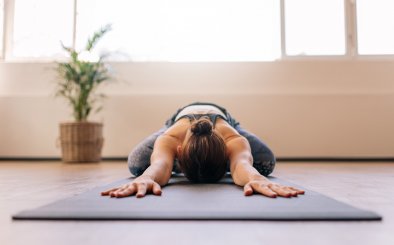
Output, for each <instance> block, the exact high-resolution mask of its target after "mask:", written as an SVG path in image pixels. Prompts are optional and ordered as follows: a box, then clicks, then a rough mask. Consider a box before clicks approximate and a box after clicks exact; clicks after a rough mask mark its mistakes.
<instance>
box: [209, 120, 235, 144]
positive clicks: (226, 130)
mask: <svg viewBox="0 0 394 245" xmlns="http://www.w3.org/2000/svg"><path fill="white" fill-rule="evenodd" d="M215 128H216V131H217V132H218V133H219V134H221V135H222V137H223V140H224V142H225V143H226V142H227V141H229V140H230V139H233V138H236V137H240V136H241V135H240V134H239V133H238V132H237V130H235V129H234V128H233V127H232V126H231V125H230V124H228V122H227V121H226V120H224V119H222V118H219V119H218V120H217V122H216V126H215Z"/></svg>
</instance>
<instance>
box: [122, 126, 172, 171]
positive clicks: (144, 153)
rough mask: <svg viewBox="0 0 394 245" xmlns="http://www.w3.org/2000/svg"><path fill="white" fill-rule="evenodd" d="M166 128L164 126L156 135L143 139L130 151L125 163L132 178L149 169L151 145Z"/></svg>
mask: <svg viewBox="0 0 394 245" xmlns="http://www.w3.org/2000/svg"><path fill="white" fill-rule="evenodd" d="M167 128H168V127H167V126H164V127H163V128H161V129H160V130H159V131H157V132H156V133H154V134H152V135H150V136H149V137H147V138H145V139H144V140H143V141H142V142H140V143H139V144H138V145H137V146H136V147H135V148H134V149H133V150H132V151H131V153H130V154H129V157H128V160H127V163H128V166H129V170H130V172H131V173H132V174H133V175H134V176H140V175H141V174H142V173H143V172H144V171H145V170H146V169H147V168H148V167H149V165H150V156H151V155H152V152H153V145H154V144H155V141H156V139H157V137H159V136H160V135H162V134H163V133H164V132H165V131H166V130H167Z"/></svg>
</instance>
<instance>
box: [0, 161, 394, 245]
mask: <svg viewBox="0 0 394 245" xmlns="http://www.w3.org/2000/svg"><path fill="white" fill-rule="evenodd" d="M274 175H275V176H277V177H281V178H284V179H287V180H289V181H291V182H295V183H297V184H300V185H302V186H304V187H306V188H308V189H311V190H315V191H318V192H320V193H323V194H326V195H328V196H331V197H333V198H335V199H337V200H340V201H344V202H346V203H349V204H352V205H354V206H357V207H360V208H365V209H370V210H373V211H376V212H378V213H380V214H381V215H383V221H372V222H371V221H370V222H332V221H331V222H272V221H271V222H269V221H264V222H262V221H104V222H103V221H101V222H99V221H12V220H11V215H12V214H13V213H16V212H19V211H21V210H23V209H30V208H34V207H38V206H41V205H44V204H47V203H49V202H52V201H54V200H58V199H63V198H66V197H70V196H73V195H76V194H79V193H82V192H84V191H86V190H89V189H91V188H93V187H96V186H101V185H104V184H106V183H109V182H112V181H115V180H118V179H122V178H126V177H128V176H129V174H128V170H127V167H126V164H125V163H121V162H104V163H100V164H87V165H67V164H62V163H60V162H42V163H39V162H0V200H1V201H0V244H1V245H9V244H10V245H11V244H12V245H13V244H23V245H26V244H29V245H32V244H84V245H89V244H128V245H130V244H137V245H143V244H160V245H163V244H174V245H178V244H188V245H192V244H204V245H210V244H215V245H218V244H226V245H229V244H237V245H252V244H259V245H260V244H270V245H281V244H292V245H297V244H299V245H306V244H313V245H315V244H316V245H324V244H329V245H333V244H335V245H337V244H357V245H363V244H373V245H379V244H387V245H393V244H394V163H376V162H368V163H367V162H362V163H346V162H343V163H338V162H332V163H288V162H286V163H279V164H278V166H277V168H276V171H275V172H274ZM164 191H165V190H164ZM240 194H241V193H240Z"/></svg>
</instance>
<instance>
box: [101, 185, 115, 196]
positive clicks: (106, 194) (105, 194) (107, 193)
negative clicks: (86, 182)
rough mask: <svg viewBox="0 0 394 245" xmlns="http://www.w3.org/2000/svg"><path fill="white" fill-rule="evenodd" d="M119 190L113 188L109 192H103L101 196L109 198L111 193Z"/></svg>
mask: <svg viewBox="0 0 394 245" xmlns="http://www.w3.org/2000/svg"><path fill="white" fill-rule="evenodd" d="M118 189H119V187H116V188H112V189H110V190H107V191H103V192H101V195H102V196H108V195H109V194H110V193H111V192H113V191H117V190H118Z"/></svg>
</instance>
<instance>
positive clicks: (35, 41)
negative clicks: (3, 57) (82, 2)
mask: <svg viewBox="0 0 394 245" xmlns="http://www.w3.org/2000/svg"><path fill="white" fill-rule="evenodd" d="M73 3H74V1H70V0H15V15H14V35H13V42H12V56H13V57H19V58H21V57H23V58H24V57H30V58H38V57H56V56H63V55H64V53H63V52H62V49H61V45H60V41H62V42H63V43H64V44H65V45H67V46H70V45H71V43H72V33H73V29H72V28H73Z"/></svg>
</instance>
